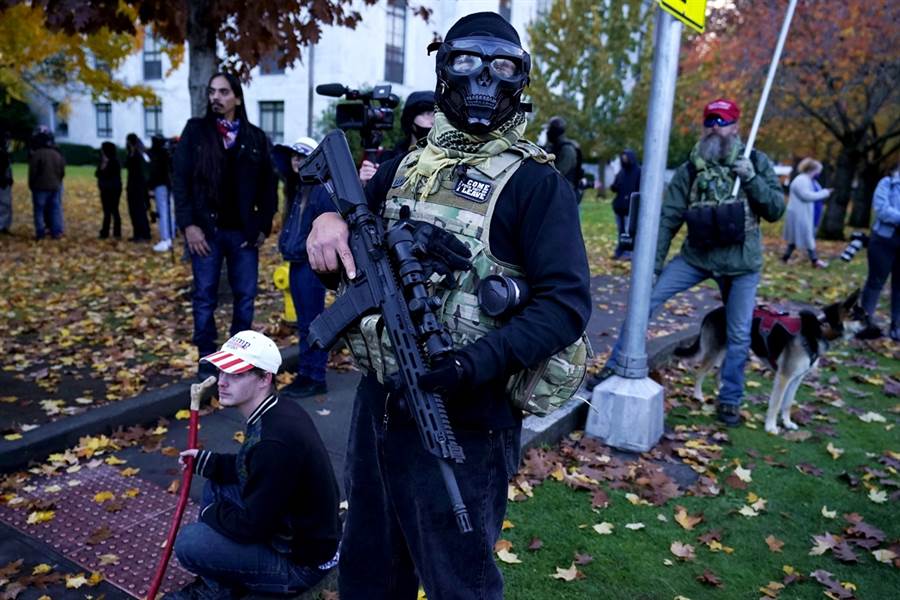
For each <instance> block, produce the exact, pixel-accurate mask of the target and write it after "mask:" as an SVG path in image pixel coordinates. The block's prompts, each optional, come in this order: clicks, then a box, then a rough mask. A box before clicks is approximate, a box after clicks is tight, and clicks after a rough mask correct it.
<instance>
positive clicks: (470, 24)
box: [444, 12, 522, 46]
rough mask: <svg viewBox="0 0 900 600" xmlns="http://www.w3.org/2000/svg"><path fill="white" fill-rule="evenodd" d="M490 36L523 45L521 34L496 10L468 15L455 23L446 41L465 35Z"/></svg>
mask: <svg viewBox="0 0 900 600" xmlns="http://www.w3.org/2000/svg"><path fill="white" fill-rule="evenodd" d="M475 36H488V37H495V38H500V39H502V40H506V41H507V42H512V43H513V44H515V45H517V46H521V45H522V42H520V41H519V34H518V33H517V32H516V28H515V27H513V26H512V25H510V24H509V21H507V20H506V19H504V18H503V17H501V16H500V15H498V14H497V13H495V12H478V13H472V14H471V15H466V16H464V17H463V18H461V19H460V20H459V21H457V22H456V23H454V24H453V27H451V28H450V31H448V32H447V37H446V38H444V41H445V42H450V41H452V40H456V39H459V38H464V37H475Z"/></svg>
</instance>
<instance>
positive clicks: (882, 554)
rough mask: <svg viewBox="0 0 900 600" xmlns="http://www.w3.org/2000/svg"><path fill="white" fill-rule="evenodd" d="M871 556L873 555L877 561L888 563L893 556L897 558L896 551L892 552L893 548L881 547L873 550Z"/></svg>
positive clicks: (891, 560)
mask: <svg viewBox="0 0 900 600" xmlns="http://www.w3.org/2000/svg"><path fill="white" fill-rule="evenodd" d="M872 556H874V557H875V560H877V561H878V562H880V563H885V564H888V565H889V564H891V562H893V560H894V559H895V558H897V553H896V552H894V551H893V550H886V549H881V550H873V551H872Z"/></svg>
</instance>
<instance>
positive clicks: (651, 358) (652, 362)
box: [521, 325, 700, 452]
mask: <svg viewBox="0 0 900 600" xmlns="http://www.w3.org/2000/svg"><path fill="white" fill-rule="evenodd" d="M699 332H700V327H699V325H695V326H692V327H689V328H688V329H685V330H684V331H679V332H677V333H672V334H669V335H667V336H663V337H660V338H656V339H654V340H651V341H650V342H649V343H648V344H647V355H648V356H647V361H648V363H649V366H650V369H651V370H652V369H656V368H659V367H661V366H662V365H664V364H666V363H667V362H669V360H670V359H671V358H672V354H673V353H674V352H675V348H678V347H679V346H684V345H687V344H689V343H691V342H693V341H694V338H696V337H697V335H698V334H699ZM590 402H591V393H590V392H589V391H588V390H587V389H586V388H585V387H584V386H582V388H581V389H580V390H578V392H577V393H576V394H575V396H573V397H572V398H571V399H570V400H569V401H568V402H566V403H565V404H563V405H562V406H560V407H559V408H558V409H556V410H555V411H553V412H552V413H550V414H549V415H547V416H546V417H537V416H534V415H531V416H529V417H526V418H525V420H524V421H523V422H522V443H521V447H522V452H524V451H525V450H528V449H529V448H535V447H538V446H544V445H547V446H552V445H553V444H556V442H558V441H559V440H560V439H561V438H562V437H563V436H564V435H567V434H568V433H570V432H572V431H574V430H576V429H583V428H584V422H585V420H586V419H587V411H588V410H589V408H590Z"/></svg>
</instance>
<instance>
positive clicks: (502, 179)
mask: <svg viewBox="0 0 900 600" xmlns="http://www.w3.org/2000/svg"><path fill="white" fill-rule="evenodd" d="M501 156H504V157H512V159H513V160H511V161H509V162H507V164H506V167H505V169H504V170H503V171H502V172H500V173H498V174H497V175H496V176H495V177H493V180H494V185H495V186H496V189H495V191H494V193H493V194H491V200H490V202H489V203H488V208H487V212H486V213H485V215H484V226H483V227H482V230H481V242H482V243H483V244H484V252H485V254H487V255H488V256H489V257H490V258H491V260H493V261H494V262H496V263H497V264H499V265H502V266H504V267H507V268H509V269H520V267H519V266H517V265H513V264H511V263H507V262H505V261H502V260H500V259H498V258H497V257H496V256H495V255H494V253H493V252H492V251H491V222H492V221H493V219H494V210H495V209H496V207H497V202H498V200H499V199H500V194H501V192H502V191H503V188H504V187H506V184H507V183H509V180H510V179H512V176H513V175H514V174H515V172H516V171H518V170H519V167H521V166H522V163H524V162H525V161H526V160H528V159H529V157H528V156H522V155H520V154H518V153H516V152H510V151H509V150H507V151H506V152H504V153H503V154H502V155H501ZM507 160H508V158H507ZM504 162H506V161H504Z"/></svg>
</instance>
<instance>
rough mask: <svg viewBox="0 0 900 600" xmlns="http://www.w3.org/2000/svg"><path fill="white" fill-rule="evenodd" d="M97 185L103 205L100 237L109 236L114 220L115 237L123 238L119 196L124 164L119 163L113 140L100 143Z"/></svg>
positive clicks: (113, 232) (96, 175) (120, 194)
mask: <svg viewBox="0 0 900 600" xmlns="http://www.w3.org/2000/svg"><path fill="white" fill-rule="evenodd" d="M94 176H95V177H96V178H97V187H98V188H99V189H100V204H101V205H102V206H103V225H101V226H100V239H101V240H105V239H106V238H108V237H109V226H110V222H112V234H113V237H114V238H116V239H117V240H118V239H121V238H122V218H121V217H120V216H119V198H121V197H122V166H121V165H120V164H119V157H118V156H117V151H116V145H115V144H113V143H112V142H103V143H102V144H100V164H99V165H98V166H97V170H96V171H94Z"/></svg>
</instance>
